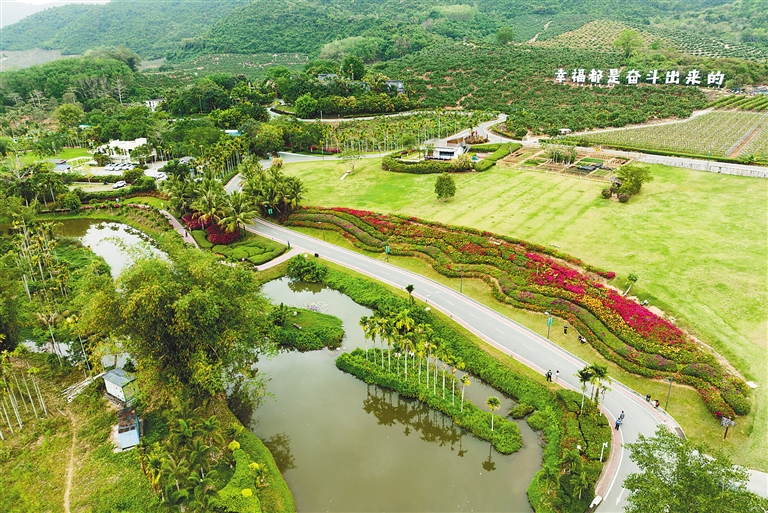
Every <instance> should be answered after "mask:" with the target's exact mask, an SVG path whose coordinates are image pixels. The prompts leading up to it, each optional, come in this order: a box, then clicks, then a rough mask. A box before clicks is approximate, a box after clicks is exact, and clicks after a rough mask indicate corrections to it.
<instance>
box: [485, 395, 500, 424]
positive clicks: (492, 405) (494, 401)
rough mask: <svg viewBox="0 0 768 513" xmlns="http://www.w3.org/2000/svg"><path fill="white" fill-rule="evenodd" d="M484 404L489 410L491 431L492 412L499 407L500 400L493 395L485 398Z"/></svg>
mask: <svg viewBox="0 0 768 513" xmlns="http://www.w3.org/2000/svg"><path fill="white" fill-rule="evenodd" d="M485 405H486V406H487V407H488V409H489V410H490V411H491V431H493V412H495V411H496V410H498V409H499V408H501V401H499V398H498V397H496V396H495V395H492V396H490V397H489V398H488V399H486V400H485Z"/></svg>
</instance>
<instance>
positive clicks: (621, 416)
mask: <svg viewBox="0 0 768 513" xmlns="http://www.w3.org/2000/svg"><path fill="white" fill-rule="evenodd" d="M619 420H620V421H622V422H624V410H621V415H619Z"/></svg>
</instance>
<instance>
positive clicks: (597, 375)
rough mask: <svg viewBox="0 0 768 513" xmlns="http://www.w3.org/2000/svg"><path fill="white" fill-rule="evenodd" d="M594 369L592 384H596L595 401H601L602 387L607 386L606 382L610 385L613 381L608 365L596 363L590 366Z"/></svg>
mask: <svg viewBox="0 0 768 513" xmlns="http://www.w3.org/2000/svg"><path fill="white" fill-rule="evenodd" d="M590 369H591V370H592V384H593V386H594V401H595V402H596V403H598V402H599V395H598V394H599V393H600V389H601V388H603V387H605V385H604V382H606V383H608V384H609V385H610V384H611V383H613V381H612V380H611V378H610V377H608V366H607V365H600V364H598V363H594V364H592V365H591V366H590Z"/></svg>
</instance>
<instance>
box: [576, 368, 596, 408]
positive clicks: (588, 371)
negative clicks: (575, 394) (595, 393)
mask: <svg viewBox="0 0 768 513" xmlns="http://www.w3.org/2000/svg"><path fill="white" fill-rule="evenodd" d="M574 376H576V377H577V378H579V382H580V383H581V410H583V409H584V392H586V391H587V383H589V382H590V381H592V376H594V372H593V371H592V368H591V367H590V366H589V365H587V366H586V367H584V368H583V369H581V370H580V371H578V372H577V373H576V374H574ZM581 410H579V415H581Z"/></svg>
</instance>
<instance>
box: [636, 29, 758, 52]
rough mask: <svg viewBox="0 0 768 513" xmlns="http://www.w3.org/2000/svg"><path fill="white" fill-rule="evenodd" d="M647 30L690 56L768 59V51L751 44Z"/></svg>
mask: <svg viewBox="0 0 768 513" xmlns="http://www.w3.org/2000/svg"><path fill="white" fill-rule="evenodd" d="M646 28H647V30H649V31H651V32H653V33H654V34H657V35H659V36H661V37H663V38H665V39H668V40H670V41H672V43H673V44H674V46H675V48H676V49H677V50H678V51H680V52H683V53H687V54H690V55H698V56H700V57H711V58H718V59H720V58H729V57H731V58H737V59H750V60H762V59H768V51H766V50H764V49H762V48H759V47H756V46H752V45H750V44H745V43H726V42H725V41H721V40H719V39H715V38H713V37H708V36H704V35H700V34H696V33H694V32H692V31H691V32H688V31H677V30H669V29H662V28H657V27H654V28H648V27H646Z"/></svg>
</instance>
